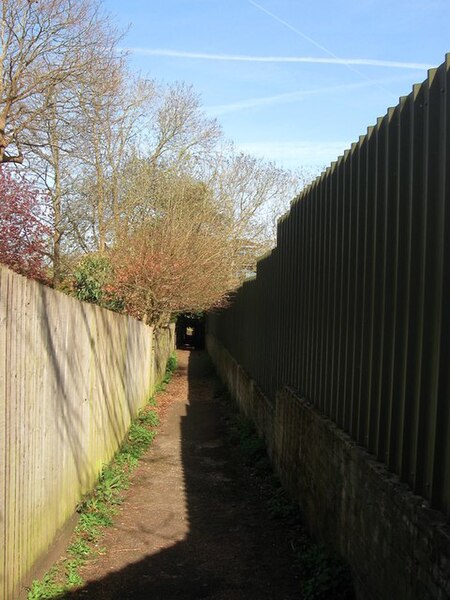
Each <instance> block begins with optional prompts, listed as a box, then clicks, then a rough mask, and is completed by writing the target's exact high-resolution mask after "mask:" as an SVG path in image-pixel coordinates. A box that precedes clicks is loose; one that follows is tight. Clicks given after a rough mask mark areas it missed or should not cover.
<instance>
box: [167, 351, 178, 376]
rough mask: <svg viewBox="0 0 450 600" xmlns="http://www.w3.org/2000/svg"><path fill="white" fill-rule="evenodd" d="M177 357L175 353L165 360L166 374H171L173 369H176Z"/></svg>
mask: <svg viewBox="0 0 450 600" xmlns="http://www.w3.org/2000/svg"><path fill="white" fill-rule="evenodd" d="M177 364H178V361H177V355H176V354H175V352H174V353H173V354H171V355H170V356H169V358H168V360H167V365H166V372H167V371H168V372H169V373H173V372H174V371H175V369H176V368H177Z"/></svg>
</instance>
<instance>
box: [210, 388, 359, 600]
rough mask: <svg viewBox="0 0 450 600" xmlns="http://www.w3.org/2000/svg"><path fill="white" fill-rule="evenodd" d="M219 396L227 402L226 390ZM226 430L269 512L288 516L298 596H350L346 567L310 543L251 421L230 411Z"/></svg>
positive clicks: (346, 599)
mask: <svg viewBox="0 0 450 600" xmlns="http://www.w3.org/2000/svg"><path fill="white" fill-rule="evenodd" d="M221 397H222V398H223V400H224V401H225V402H227V403H228V404H229V403H230V398H229V396H228V394H223V396H221ZM229 405H230V404H229ZM231 407H232V405H230V408H231ZM228 431H229V436H230V441H231V442H232V443H233V444H235V445H237V446H238V447H239V456H240V459H241V460H242V461H243V462H244V464H245V465H246V466H247V467H248V468H250V469H251V470H252V473H253V474H254V475H256V476H257V477H259V481H260V485H261V487H264V488H265V491H266V493H267V498H268V499H267V506H268V510H269V513H270V515H271V516H272V517H273V518H277V519H285V520H288V521H289V523H291V524H292V525H293V528H292V539H291V546H292V548H293V551H294V553H295V558H296V561H297V563H298V564H299V567H300V569H301V573H302V579H303V596H302V598H304V600H353V598H354V594H353V587H352V581H351V574H350V570H349V568H348V567H347V566H346V565H345V563H343V562H342V561H341V560H340V559H339V558H338V557H336V556H334V555H333V554H332V553H330V552H329V551H327V549H326V548H324V547H323V546H317V545H315V544H313V543H312V541H311V540H310V539H309V538H308V537H307V535H306V534H305V533H304V530H303V528H301V527H300V526H301V519H300V511H299V507H298V506H297V505H296V504H294V503H292V502H291V501H290V500H289V498H288V495H287V493H286V491H285V490H284V489H283V487H282V486H281V483H280V480H279V479H278V477H276V476H275V475H274V473H273V470H272V466H271V464H270V461H269V458H268V456H267V451H266V447H265V444H264V441H263V440H262V439H260V438H259V437H258V434H257V431H256V429H255V426H254V424H253V422H252V421H251V420H249V419H247V418H244V417H242V416H240V415H236V414H234V415H233V416H231V418H230V421H229V423H228ZM299 542H300V545H299V547H298V548H297V544H298V543H299Z"/></svg>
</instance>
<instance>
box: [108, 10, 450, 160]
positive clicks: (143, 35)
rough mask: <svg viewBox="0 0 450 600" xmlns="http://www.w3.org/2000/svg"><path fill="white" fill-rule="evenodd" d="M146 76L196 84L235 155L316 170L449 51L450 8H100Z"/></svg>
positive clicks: (336, 154) (372, 121)
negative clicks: (121, 33)
mask: <svg viewBox="0 0 450 600" xmlns="http://www.w3.org/2000/svg"><path fill="white" fill-rule="evenodd" d="M103 5H104V8H105V9H106V11H107V12H110V13H111V14H112V15H113V16H114V17H115V21H116V23H117V24H118V26H119V27H122V28H125V27H127V26H128V25H129V26H130V28H129V30H128V32H127V34H126V35H125V37H124V39H123V41H122V45H123V47H127V48H130V49H132V52H131V64H132V67H133V68H134V69H136V70H137V71H139V72H140V73H141V74H142V75H143V76H145V77H149V78H152V79H158V80H162V81H166V82H174V81H185V82H187V83H190V84H192V85H193V86H194V88H195V90H196V91H197V92H198V93H199V94H200V96H201V101H202V104H203V106H204V109H205V111H206V113H207V114H208V115H209V116H212V117H217V119H218V120H219V122H220V123H221V125H222V128H223V130H224V133H225V135H226V137H227V138H229V139H231V140H233V141H234V142H235V144H236V145H237V147H238V148H241V149H243V150H246V151H249V152H251V153H252V154H255V155H257V156H261V157H264V158H266V159H269V160H273V161H275V162H276V163H278V164H279V165H281V166H285V167H288V168H297V167H302V166H306V167H310V168H311V167H312V168H313V169H320V168H321V167H325V166H327V165H328V164H329V163H330V162H331V161H332V160H335V159H336V158H337V157H338V156H339V155H340V154H342V153H343V151H344V150H345V149H346V148H348V147H349V146H350V144H351V143H352V142H354V141H357V140H358V136H359V135H361V134H364V133H365V132H366V129H367V127H368V126H369V125H372V124H374V123H375V122H376V119H377V117H379V116H383V115H384V114H385V113H386V110H387V108H388V107H389V106H395V105H396V104H397V102H398V98H399V96H402V95H407V94H408V93H409V92H410V91H411V87H412V85H413V84H414V83H420V82H421V81H423V80H424V79H425V78H426V76H427V67H430V66H438V65H439V64H440V63H442V62H443V61H444V58H445V53H446V52H449V51H450V2H449V0H423V1H422V2H417V1H416V0H408V1H406V0H397V1H394V0H389V1H387V0H352V1H347V0H339V1H337V0H328V1H325V0H309V1H308V2H300V1H296V0H257V1H256V0H127V1H126V2H124V1H123V0H120V1H119V0H104V2H103Z"/></svg>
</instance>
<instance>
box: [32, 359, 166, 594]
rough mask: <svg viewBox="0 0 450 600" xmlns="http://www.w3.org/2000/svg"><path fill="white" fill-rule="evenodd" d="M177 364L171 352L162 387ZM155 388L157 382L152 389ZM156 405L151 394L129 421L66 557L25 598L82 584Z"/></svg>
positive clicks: (146, 439) (150, 436) (149, 437)
mask: <svg viewBox="0 0 450 600" xmlns="http://www.w3.org/2000/svg"><path fill="white" fill-rule="evenodd" d="M176 366H177V361H176V355H175V354H173V355H171V356H170V358H169V360H168V361H167V368H166V373H165V375H164V378H163V382H162V383H163V385H164V387H165V385H167V383H169V381H170V379H171V377H172V374H173V372H174V370H175V369H176ZM159 389H161V388H159ZM157 391H158V386H156V390H155V392H157ZM156 405H157V402H156V399H155V396H152V398H150V400H149V401H148V403H147V406H146V407H145V408H144V409H142V410H141V412H140V413H139V415H138V416H137V417H136V419H134V421H133V422H132V423H131V426H130V428H129V430H128V433H127V436H126V438H125V440H124V442H123V443H122V445H121V447H120V448H119V451H118V452H117V454H116V456H115V457H114V460H113V461H112V462H111V463H109V464H108V465H105V466H104V467H103V469H102V471H101V473H100V476H99V478H98V482H97V486H96V487H95V489H94V490H93V491H92V492H91V493H90V494H88V495H87V496H86V497H85V498H83V499H82V500H81V502H80V503H79V504H78V507H77V512H78V513H79V514H80V518H79V521H78V524H77V526H76V528H75V530H74V535H73V537H72V541H71V543H70V545H69V546H68V548H67V550H66V556H65V558H63V559H62V560H61V561H60V562H58V563H57V564H56V565H54V566H53V567H52V568H51V569H50V570H49V571H48V572H47V573H46V574H45V575H44V576H43V577H42V579H40V580H35V581H33V583H32V585H31V588H30V589H29V591H28V600H47V599H52V598H64V595H65V593H66V592H68V591H69V590H70V589H72V588H74V587H77V586H80V585H82V584H83V580H82V578H81V575H80V568H81V567H82V566H83V565H84V564H86V561H87V560H89V559H90V558H91V557H93V556H95V555H98V554H99V553H101V552H102V550H103V549H102V548H100V547H99V546H98V542H99V540H100V538H101V536H102V534H103V531H104V529H105V527H110V526H111V525H112V523H113V518H114V515H115V514H116V512H117V506H118V505H119V504H121V502H122V501H123V496H122V494H123V492H124V490H126V489H127V488H128V486H129V484H130V476H131V473H132V472H133V470H134V469H135V468H136V466H137V464H138V461H139V459H140V457H141V456H142V455H143V454H144V452H145V451H146V450H147V449H148V447H149V446H150V445H151V443H152V442H153V440H154V438H155V436H156V431H155V428H156V427H157V426H158V425H159V417H158V414H157V412H156V411H155V406H156Z"/></svg>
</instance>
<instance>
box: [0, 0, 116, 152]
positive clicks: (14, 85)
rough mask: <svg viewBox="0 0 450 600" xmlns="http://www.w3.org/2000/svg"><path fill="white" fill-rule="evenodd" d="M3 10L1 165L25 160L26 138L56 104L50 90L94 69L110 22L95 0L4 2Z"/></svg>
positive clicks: (0, 37) (0, 38)
mask: <svg viewBox="0 0 450 600" xmlns="http://www.w3.org/2000/svg"><path fill="white" fill-rule="evenodd" d="M1 11H2V12H1V23H0V44H1V49H0V52H1V54H0V164H1V163H5V162H15V163H21V162H22V161H23V152H22V141H24V140H26V141H30V135H29V133H30V130H31V131H32V130H33V128H34V127H35V126H36V121H38V120H40V119H42V117H43V115H45V114H46V113H47V111H48V110H49V108H50V107H51V106H52V102H53V95H52V93H49V90H55V89H59V88H60V86H62V85H66V84H67V83H68V82H69V81H70V80H72V81H73V80H77V79H79V77H81V76H82V75H83V74H84V73H86V72H87V71H89V69H91V68H92V64H93V63H92V57H93V52H94V49H95V50H96V51H97V52H99V51H101V49H102V44H101V41H103V40H104V36H103V27H104V24H105V23H106V20H105V19H104V18H103V17H101V15H100V13H99V8H98V5H97V4H96V3H95V2H94V1H91V0H45V1H37V0H3V2H2V9H1ZM99 34H100V35H99ZM99 40H100V43H99Z"/></svg>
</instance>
